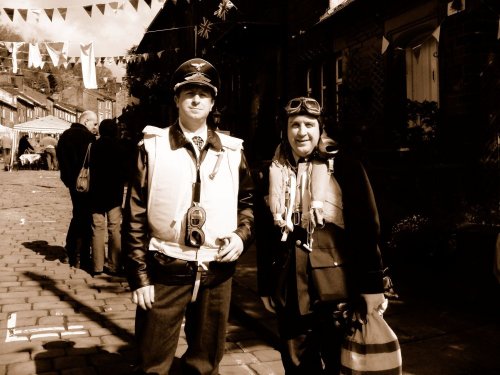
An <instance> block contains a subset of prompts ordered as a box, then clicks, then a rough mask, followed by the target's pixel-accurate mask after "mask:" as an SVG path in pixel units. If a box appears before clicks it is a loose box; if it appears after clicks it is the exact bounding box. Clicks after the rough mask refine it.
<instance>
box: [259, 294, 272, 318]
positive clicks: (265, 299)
mask: <svg viewBox="0 0 500 375" xmlns="http://www.w3.org/2000/svg"><path fill="white" fill-rule="evenodd" d="M260 299H261V300H262V303H263V304H264V307H265V308H266V310H267V311H269V312H272V313H273V314H276V309H275V308H274V306H275V305H274V302H273V299H272V298H271V297H269V296H262V297H260Z"/></svg>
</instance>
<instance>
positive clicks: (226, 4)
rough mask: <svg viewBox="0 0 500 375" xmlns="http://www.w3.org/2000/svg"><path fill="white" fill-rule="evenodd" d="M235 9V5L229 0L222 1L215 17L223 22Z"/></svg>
mask: <svg viewBox="0 0 500 375" xmlns="http://www.w3.org/2000/svg"><path fill="white" fill-rule="evenodd" d="M232 7H234V4H233V3H232V2H231V1H229V0H222V1H221V3H220V4H219V8H218V9H217V10H216V11H215V12H214V15H216V16H217V17H219V18H220V19H221V20H223V21H225V20H226V14H227V13H228V12H229V10H230V9H231V8H232Z"/></svg>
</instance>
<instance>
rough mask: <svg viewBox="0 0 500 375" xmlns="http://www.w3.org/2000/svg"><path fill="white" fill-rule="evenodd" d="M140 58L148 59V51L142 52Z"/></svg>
mask: <svg viewBox="0 0 500 375" xmlns="http://www.w3.org/2000/svg"><path fill="white" fill-rule="evenodd" d="M142 58H143V60H144V61H148V59H149V53H143V54H142Z"/></svg>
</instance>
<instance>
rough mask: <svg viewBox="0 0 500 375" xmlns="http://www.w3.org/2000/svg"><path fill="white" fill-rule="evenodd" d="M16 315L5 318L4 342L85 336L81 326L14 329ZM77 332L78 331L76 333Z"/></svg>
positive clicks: (11, 314)
mask: <svg viewBox="0 0 500 375" xmlns="http://www.w3.org/2000/svg"><path fill="white" fill-rule="evenodd" d="M16 321H17V314H16V313H10V314H9V315H8V316H7V334H6V337H5V342H13V341H30V340H33V339H39V338H44V337H57V338H59V337H64V336H70V335H71V336H75V335H85V334H87V332H86V331H82V330H81V329H83V326H82V325H68V326H67V328H65V327H63V326H56V327H38V328H29V329H16ZM77 330H79V331H77Z"/></svg>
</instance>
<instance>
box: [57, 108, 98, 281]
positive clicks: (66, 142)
mask: <svg viewBox="0 0 500 375" xmlns="http://www.w3.org/2000/svg"><path fill="white" fill-rule="evenodd" d="M97 123H98V122H97V115H96V114H95V113H94V112H92V111H85V112H83V113H82V114H81V115H80V117H79V119H78V122H76V123H73V124H71V126H70V128H69V129H67V130H65V131H64V132H63V133H62V134H61V137H60V138H59V142H58V145H57V148H56V154H57V160H58V162H59V171H60V177H61V180H62V182H63V183H64V185H65V186H66V187H67V188H68V189H69V193H70V196H71V203H72V205H73V216H72V218H71V222H70V224H69V228H68V233H67V235H66V253H67V257H68V258H69V259H68V260H69V263H70V265H71V266H73V267H76V268H83V269H85V270H87V271H89V272H91V260H90V237H91V231H92V229H91V223H92V215H91V211H90V199H89V194H88V193H79V192H78V191H76V178H77V177H78V173H79V172H80V169H81V168H82V165H83V160H84V158H85V154H86V152H87V147H88V145H89V143H92V142H94V141H95V134H96V132H97V129H96V126H97Z"/></svg>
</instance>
